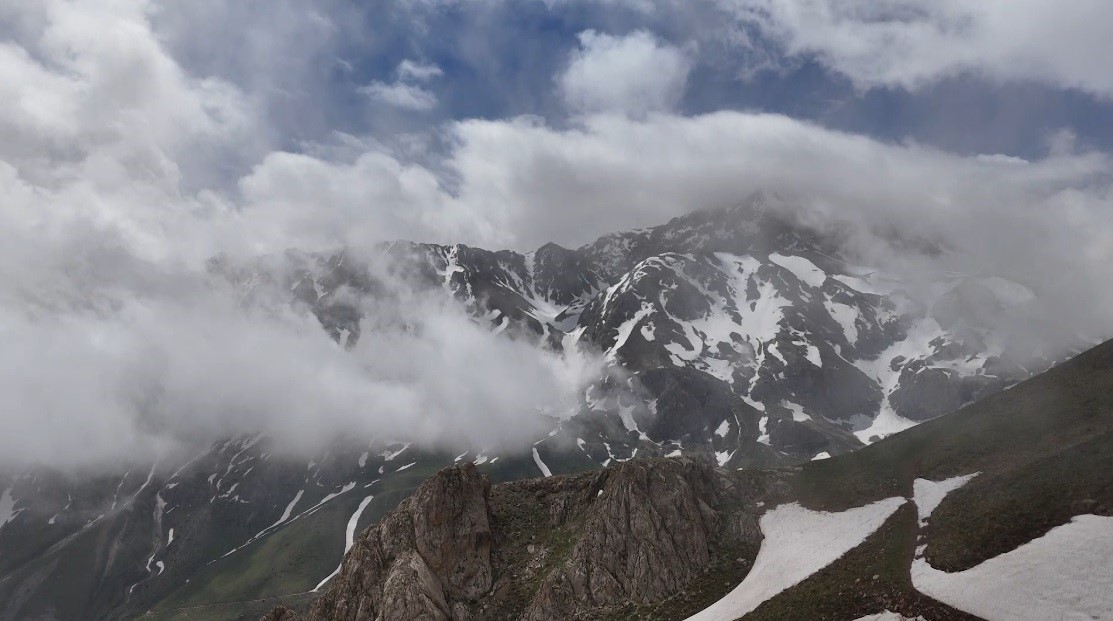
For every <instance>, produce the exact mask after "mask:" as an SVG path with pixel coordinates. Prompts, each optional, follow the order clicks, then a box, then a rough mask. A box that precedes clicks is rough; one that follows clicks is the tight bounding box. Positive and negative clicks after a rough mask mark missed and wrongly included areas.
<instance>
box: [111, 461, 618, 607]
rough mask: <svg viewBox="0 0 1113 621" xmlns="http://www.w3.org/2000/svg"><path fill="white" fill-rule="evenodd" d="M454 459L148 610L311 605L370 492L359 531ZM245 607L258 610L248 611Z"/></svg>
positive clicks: (276, 538) (555, 465)
mask: <svg viewBox="0 0 1113 621" xmlns="http://www.w3.org/2000/svg"><path fill="white" fill-rule="evenodd" d="M542 457H543V458H544V460H545V463H546V465H548V466H549V467H550V468H551V469H552V470H553V472H554V473H568V472H579V471H583V470H586V469H589V468H591V467H598V466H596V465H595V464H594V463H593V462H591V461H589V460H587V459H586V458H585V457H584V456H583V454H582V453H581V452H580V451H579V450H574V451H570V452H568V453H567V454H561V455H557V454H551V453H548V452H544V453H543V454H542ZM452 460H453V457H452V456H446V455H424V456H422V458H420V459H419V460H418V464H417V465H416V466H414V467H412V468H408V469H406V470H404V471H402V472H397V473H391V474H388V475H386V476H384V477H383V478H382V480H381V481H380V482H378V483H376V484H374V485H372V486H371V487H370V488H368V489H366V490H364V489H362V488H358V489H354V490H352V491H351V492H349V493H348V494H345V495H344V496H341V497H338V498H336V499H335V500H333V501H332V502H330V503H328V504H327V505H325V506H324V507H322V508H321V509H320V510H318V511H317V512H315V513H314V514H312V515H310V516H306V517H303V518H301V519H299V520H297V521H295V522H292V523H291V524H290V525H289V526H287V527H285V528H283V529H281V530H278V531H276V532H275V533H274V534H272V535H269V536H267V537H264V538H262V539H260V540H259V541H256V542H254V543H252V544H251V545H249V546H247V547H246V548H244V549H242V550H240V551H238V552H236V553H235V554H233V555H231V556H228V557H225V558H221V559H219V560H217V561H216V562H214V563H212V564H211V565H208V566H206V567H204V568H202V569H201V570H200V571H199V572H197V574H196V575H194V576H193V577H192V578H190V581H189V582H188V583H186V584H184V585H182V586H181V587H179V588H178V589H177V590H176V591H174V592H173V593H171V594H170V595H169V596H168V597H166V598H165V599H163V600H162V601H161V602H159V604H158V605H157V606H155V607H154V608H153V609H152V610H151V611H150V612H147V613H146V614H145V616H144V618H149V619H185V618H202V617H203V618H206V619H236V618H239V617H240V615H243V614H246V615H247V616H248V617H251V618H257V617H258V616H259V615H261V614H262V612H260V613H259V615H254V614H253V612H254V611H255V610H256V609H259V610H262V611H264V612H265V611H268V610H270V609H272V608H274V606H275V605H277V604H283V605H286V606H289V607H291V608H295V609H300V608H303V607H305V606H307V605H308V604H309V603H311V602H312V600H313V599H315V596H308V595H306V594H305V592H306V591H308V590H309V589H312V588H313V587H315V586H316V585H317V583H318V582H320V580H321V579H322V578H323V577H324V576H327V575H328V574H329V573H330V572H331V571H332V570H333V569H335V568H336V565H337V564H338V562H339V559H340V556H341V552H342V551H343V547H344V528H345V526H346V525H347V523H348V519H349V518H350V517H351V515H352V513H353V512H354V511H355V510H356V508H357V506H358V505H359V503H360V501H361V500H362V499H363V498H364V497H365V496H366V495H367V494H368V493H371V494H374V495H375V499H374V500H372V501H371V502H370V503H369V504H368V505H367V508H366V509H365V510H364V512H363V514H362V515H361V516H360V520H359V523H358V525H357V530H356V532H357V533H359V532H362V531H363V530H364V529H366V528H367V527H368V526H370V525H371V524H374V523H376V522H378V521H379V520H380V519H381V518H382V517H383V516H384V515H386V514H387V513H388V512H389V511H391V510H392V509H394V508H395V507H396V506H398V503H400V502H402V500H404V499H405V498H407V497H408V496H409V495H410V494H411V493H413V492H414V491H415V490H416V489H417V488H418V486H420V485H421V483H422V482H423V481H425V479H427V478H428V477H429V476H431V475H432V474H433V473H435V472H436V471H437V470H439V469H440V468H443V467H444V466H446V465H448V464H451V463H452ZM480 469H481V470H482V471H483V472H484V474H486V475H487V476H489V477H491V480H492V481H493V482H496V483H497V482H501V481H509V480H515V479H522V478H532V477H536V476H538V475H539V474H540V473H539V471H538V468H537V466H536V465H535V464H534V462H533V457H532V455H524V456H518V457H503V458H501V459H500V460H499V461H498V462H496V463H494V464H490V463H488V464H484V465H482V466H481V467H480ZM245 609H247V610H249V611H251V612H250V613H245V612H244V611H245ZM133 614H134V611H133ZM197 615H200V617H197Z"/></svg>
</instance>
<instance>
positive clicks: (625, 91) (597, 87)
mask: <svg viewBox="0 0 1113 621" xmlns="http://www.w3.org/2000/svg"><path fill="white" fill-rule="evenodd" d="M690 69H691V61H690V60H689V59H688V57H687V56H686V55H685V53H684V52H683V51H681V50H680V49H678V48H676V47H673V46H670V45H667V44H663V43H661V42H659V41H657V39H656V38H654V36H653V35H651V34H649V33H648V32H645V31H638V32H634V33H632V34H629V35H626V36H624V37H614V36H611V35H607V34H600V33H597V32H595V31H592V30H588V31H585V32H582V33H580V49H579V50H577V51H576V52H574V53H573V54H572V59H571V62H570V63H569V66H568V68H567V69H566V70H565V72H564V73H563V74H562V75H560V76H559V77H558V80H557V81H558V85H559V87H560V92H561V95H562V96H563V97H564V101H565V103H566V104H567V105H568V106H569V107H571V108H572V109H573V110H577V111H581V112H598V111H618V112H627V113H630V114H645V113H647V112H651V111H660V110H671V109H672V108H673V107H675V106H676V104H677V103H678V102H679V101H680V98H681V97H683V95H684V87H685V85H686V83H687V80H688V72H689V71H690Z"/></svg>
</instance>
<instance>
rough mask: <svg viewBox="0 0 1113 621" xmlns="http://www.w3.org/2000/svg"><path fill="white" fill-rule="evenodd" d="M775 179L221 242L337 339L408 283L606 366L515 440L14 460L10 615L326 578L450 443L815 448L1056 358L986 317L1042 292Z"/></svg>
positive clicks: (178, 604) (664, 452) (142, 606)
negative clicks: (815, 225) (827, 227)
mask: <svg viewBox="0 0 1113 621" xmlns="http://www.w3.org/2000/svg"><path fill="white" fill-rule="evenodd" d="M771 200H774V199H769V198H766V197H762V196H755V197H753V198H751V199H749V200H748V201H746V202H745V203H744V204H742V205H740V206H738V207H735V208H732V209H726V210H716V211H706V212H698V213H693V214H689V215H686V216H682V217H679V218H676V219H674V220H672V221H670V222H668V223H667V224H664V225H661V226H657V227H653V228H649V229H643V230H638V231H632V232H627V233H616V234H611V235H607V236H604V237H602V238H600V239H598V240H597V241H595V242H593V243H591V244H588V245H585V246H583V247H581V248H578V249H575V250H571V249H566V248H562V247H560V246H557V245H555V244H548V245H545V246H542V247H541V248H539V249H537V250H535V251H533V252H529V253H524V254H522V253H518V252H513V251H507V250H501V251H490V250H484V249H479V248H472V247H468V246H463V245H448V246H445V245H436V244H419V243H411V242H394V243H391V244H385V245H383V246H382V247H381V248H378V249H376V251H375V252H374V253H370V254H371V255H372V256H374V257H377V259H375V260H373V261H372V262H370V263H362V262H360V261H357V260H356V259H355V258H354V255H353V254H352V253H337V254H334V255H331V256H324V255H310V254H304V253H298V252H294V251H291V252H289V253H287V254H286V255H284V256H282V257H270V258H267V259H265V260H262V259H261V260H260V261H258V262H257V263H253V264H250V265H242V264H234V263H232V262H230V261H228V260H225V259H215V260H214V261H213V262H212V264H211V269H212V272H213V273H214V274H217V275H219V276H221V277H224V278H227V279H229V280H231V281H232V282H233V283H234V284H236V285H237V286H238V288H239V291H241V292H242V294H243V295H244V296H251V295H254V292H256V291H262V290H263V289H265V288H267V287H272V286H279V287H280V288H281V289H282V290H285V291H289V292H290V297H291V298H292V299H293V301H294V303H295V304H300V305H305V306H306V307H307V308H308V309H309V310H310V311H311V312H312V313H313V314H315V315H316V317H317V318H318V319H319V320H320V323H321V325H322V327H323V329H324V330H326V331H327V332H328V333H329V334H330V335H331V336H332V337H333V338H334V339H336V340H337V341H338V342H339V343H341V344H344V345H348V346H352V345H354V344H355V343H356V342H357V341H358V339H359V338H360V336H361V333H362V332H365V331H367V330H373V329H374V326H373V325H368V323H367V319H368V318H367V317H366V316H365V313H364V311H363V310H361V309H362V306H361V300H364V299H367V298H369V297H370V298H375V297H376V296H378V297H383V296H390V295H393V293H392V287H394V286H396V285H397V283H398V282H403V283H405V284H406V286H408V287H413V288H416V289H420V290H423V291H427V292H435V293H437V294H438V295H440V294H443V295H444V296H447V297H448V298H449V299H451V300H454V301H455V302H456V303H459V304H460V305H462V306H463V307H464V308H465V309H467V311H468V312H469V313H471V315H472V316H473V317H474V319H475V320H476V321H478V322H481V323H484V324H485V325H488V326H489V327H490V329H491V330H492V331H493V332H496V333H499V334H501V335H504V336H505V337H506V338H519V339H529V340H531V341H533V342H535V343H536V345H537V346H538V347H544V348H549V349H551V350H553V351H557V352H565V353H567V354H571V353H572V352H579V353H582V354H584V355H593V356H599V357H600V358H601V359H602V361H603V365H604V368H605V372H604V373H602V374H601V375H600V377H599V378H598V379H597V381H595V382H593V383H591V385H589V386H587V387H586V388H585V390H584V392H583V395H582V398H581V399H580V401H579V402H578V403H575V404H570V405H569V408H568V411H566V412H553V413H549V414H551V415H554V418H553V420H552V427H553V431H552V432H551V433H550V434H549V435H548V436H545V437H542V438H539V439H538V442H537V444H535V445H534V447H533V448H532V450H530V451H529V452H527V453H524V454H521V455H512V454H506V455H499V454H494V453H491V454H487V453H477V452H475V451H474V450H473V451H469V452H465V453H463V454H460V455H456V454H435V453H430V452H427V451H422V450H419V449H418V448H417V447H416V446H409V445H407V444H405V443H404V441H403V442H394V441H393V439H391V440H387V439H382V438H366V439H355V440H354V441H353V442H352V443H351V445H352V446H343V447H341V446H338V447H336V448H335V449H333V450H330V451H328V452H327V453H325V454H322V455H319V456H316V457H314V458H312V459H310V460H308V462H307V461H299V462H297V463H292V462H291V461H290V460H288V459H285V458H283V457H282V456H281V455H279V454H276V453H275V450H276V449H275V448H274V447H273V446H271V444H270V442H269V440H268V439H267V438H265V437H257V436H253V437H247V438H230V439H228V440H227V441H225V442H222V443H218V444H216V445H214V446H211V447H208V448H207V449H206V450H205V451H203V452H202V453H201V454H198V455H196V456H192V458H191V459H182V460H180V463H179V462H175V463H156V464H153V465H151V466H150V467H149V468H146V467H145V468H143V469H142V471H140V470H138V469H137V470H135V471H134V472H128V473H126V474H124V475H123V476H122V477H121V476H119V475H112V476H108V475H104V476H100V477H98V478H92V479H90V478H88V477H86V478H79V477H74V476H72V475H63V474H59V473H52V472H33V473H22V474H15V475H11V474H9V475H8V476H0V618H4V619H7V618H26V617H28V616H31V617H55V618H85V617H87V616H88V615H89V614H92V616H114V615H134V614H139V613H142V612H145V611H147V610H149V609H155V610H156V611H157V610H162V611H171V610H184V609H190V610H193V609H196V610H201V609H203V610H206V611H207V613H206V614H208V615H209V616H212V617H217V618H219V617H220V616H221V615H223V614H224V613H223V612H221V610H223V609H220V608H219V606H215V605H216V604H219V603H222V602H228V603H230V602H243V601H245V600H253V601H258V602H262V603H263V604H265V603H266V602H268V601H270V600H268V599H267V598H268V597H271V596H275V595H279V594H283V595H288V594H291V593H299V592H303V591H311V590H313V589H314V588H315V587H317V586H320V585H321V584H323V583H324V582H325V581H326V579H327V578H328V577H330V576H331V575H332V572H333V571H334V570H335V569H337V566H338V564H339V561H340V557H341V555H342V554H343V552H344V551H345V550H346V549H347V548H348V547H350V546H351V544H352V540H353V535H354V533H355V532H358V530H361V529H362V528H364V527H366V526H367V525H368V524H370V523H372V522H374V521H376V520H377V519H378V518H379V517H381V516H382V515H384V514H385V513H386V512H387V511H389V510H390V509H392V508H393V507H394V506H395V505H396V504H397V503H398V502H399V501H400V500H401V499H402V498H404V497H405V496H406V495H408V494H409V492H410V491H412V490H413V489H414V488H415V487H416V486H417V485H418V483H419V482H420V481H421V480H422V479H424V478H425V477H426V476H428V475H429V474H431V473H432V472H434V471H436V470H437V469H438V468H440V467H442V466H444V465H446V464H451V463H453V462H460V461H472V462H474V463H476V464H479V465H480V466H481V468H482V469H484V471H485V472H486V473H488V474H489V476H491V477H492V478H494V479H495V480H509V479H516V478H522V477H525V476H536V475H542V474H543V475H549V474H551V473H561V472H575V471H579V470H585V469H590V468H594V467H598V466H600V465H608V464H611V463H614V462H616V461H624V460H627V459H630V458H632V457H634V456H679V455H689V456H693V457H696V458H701V459H704V460H706V461H712V460H713V462H714V463H715V464H717V465H718V466H722V467H741V466H745V465H781V464H792V463H799V462H802V461H808V460H812V459H819V458H823V457H827V456H830V455H835V454H840V453H845V452H848V451H850V450H853V449H855V448H858V447H861V446H863V445H864V444H866V443H870V442H873V441H875V440H877V439H879V438H881V437H884V436H886V435H889V434H891V433H893V432H895V431H899V430H901V429H904V428H907V427H910V426H912V425H915V424H916V423H918V422H922V421H925V420H928V419H930V418H933V417H935V416H938V415H941V414H943V413H946V412H948V411H951V410H953V409H956V408H958V407H960V406H962V405H963V404H965V403H968V402H971V401H973V400H975V399H979V398H981V397H984V396H986V395H989V394H991V393H993V392H996V391H1000V390H1002V389H1004V388H1006V387H1008V386H1010V385H1011V384H1013V383H1016V382H1017V381H1020V380H1022V379H1024V378H1026V377H1028V376H1029V375H1031V373H1033V372H1036V371H1039V370H1042V369H1044V368H1046V367H1047V366H1048V365H1049V364H1050V363H1051V361H1050V360H1047V359H1044V358H1041V357H1037V356H1028V357H1018V356H1015V355H1010V356H1005V355H1004V354H1005V353H1006V352H1005V348H1004V347H1003V345H1002V343H1001V342H1000V341H999V339H998V338H997V336H996V335H995V334H994V333H993V331H992V329H991V327H987V326H985V325H982V324H980V323H978V322H976V321H971V320H970V318H971V317H974V316H977V313H975V312H973V311H974V310H982V309H984V308H986V307H988V308H991V309H993V310H994V311H1000V310H1002V309H1004V310H1005V311H1007V310H1008V309H1010V308H1014V307H1023V306H1024V305H1025V304H1026V303H1028V302H1029V301H1030V299H1031V297H1032V296H1033V294H1032V292H1030V291H1028V290H1027V289H1026V288H1024V287H1023V286H1021V285H1019V284H1016V283H1011V282H1008V281H1005V280H1003V279H1000V278H992V277H981V276H979V277H972V276H965V275H955V274H942V275H940V276H939V277H938V278H937V279H936V280H935V281H934V282H933V283H932V285H931V286H932V287H934V288H935V289H936V290H937V292H936V294H935V295H934V296H933V297H932V303H931V304H927V303H925V302H924V297H923V296H919V295H912V294H911V292H910V291H909V285H908V284H907V283H903V282H902V281H901V280H900V279H899V278H897V277H896V276H895V275H893V274H887V273H886V272H885V270H884V269H881V268H880V267H878V266H863V265H858V264H856V263H855V262H854V261H853V260H852V259H851V258H849V257H848V256H846V253H845V251H844V250H843V249H842V248H841V246H840V244H839V240H838V239H837V236H836V234H833V233H821V232H819V231H815V230H811V229H809V228H808V227H805V226H802V225H800V224H797V223H795V222H794V221H792V220H790V219H789V218H788V217H787V216H786V215H784V211H783V210H780V209H773V208H770V207H769V205H768V202H769V201H771ZM361 256H367V253H364V254H361ZM387 281H391V284H390V285H389V286H388V284H387ZM1006 360H1011V361H1014V362H1006ZM1016 361H1019V362H1016ZM525 415H535V413H523V416H525ZM399 435H400V436H402V435H404V430H401V433H400V434H399ZM403 440H404V438H403ZM263 568H265V571H264V569H263ZM307 597H309V595H307ZM214 606H215V607H214ZM198 607H200V608H198ZM205 607H208V608H205ZM264 608H265V606H264ZM232 609H235V610H237V612H236V614H239V612H238V611H239V610H241V609H242V605H240V606H238V607H233V608H229V610H232ZM90 611H91V613H90ZM233 616H234V615H233Z"/></svg>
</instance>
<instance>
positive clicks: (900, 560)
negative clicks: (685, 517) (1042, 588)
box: [746, 503, 977, 621]
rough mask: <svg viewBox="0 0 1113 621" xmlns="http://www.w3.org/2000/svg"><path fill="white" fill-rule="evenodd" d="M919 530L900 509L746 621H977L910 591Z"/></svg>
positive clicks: (912, 513)
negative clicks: (882, 620) (880, 620)
mask: <svg viewBox="0 0 1113 621" xmlns="http://www.w3.org/2000/svg"><path fill="white" fill-rule="evenodd" d="M918 529H919V526H918V521H917V517H916V508H915V506H914V505H912V504H911V503H906V504H905V505H904V506H902V507H901V508H900V509H898V510H897V511H896V512H895V513H894V514H893V515H892V516H890V517H889V519H888V520H886V521H885V523H884V524H882V526H881V528H879V529H878V530H877V531H876V532H875V533H873V534H872V535H870V536H869V537H867V538H866V540H865V541H864V542H863V543H862V544H861V545H859V546H858V547H856V548H854V549H853V550H851V551H850V552H848V553H847V554H846V555H844V556H843V557H842V558H840V559H839V560H837V561H835V562H834V563H832V564H831V565H828V566H827V567H825V568H824V569H821V570H820V571H819V572H817V573H815V574H813V575H812V576H810V577H809V578H807V579H806V580H804V581H803V582H801V583H800V584H798V585H796V586H795V587H793V588H791V589H789V590H787V591H785V592H783V593H781V594H779V595H777V596H775V597H773V598H772V599H770V600H768V601H766V602H765V603H764V604H762V605H761V606H759V607H758V608H757V609H756V610H754V611H753V612H752V613H750V615H748V616H747V617H746V619H747V621H749V620H750V619H755V620H763V619H769V620H771V621H772V620H776V621H780V620H783V619H809V620H811V619H814V620H816V621H821V620H826V619H829V620H831V621H844V620H846V619H856V618H858V617H862V616H865V615H869V614H875V613H878V612H881V611H882V610H892V611H894V612H900V613H903V614H905V615H906V616H910V617H914V616H917V615H922V616H923V617H924V618H926V619H929V620H932V621H937V620H938V621H943V620H946V621H950V620H957V621H966V620H973V619H977V617H974V616H972V615H969V614H966V613H964V612H961V611H958V610H955V609H953V608H951V607H950V606H947V605H945V604H942V603H940V602H937V601H935V600H933V599H931V598H930V597H927V596H926V595H923V594H921V593H920V592H918V591H916V589H915V588H913V586H912V581H911V578H910V577H909V573H908V567H909V565H910V564H911V563H912V555H913V553H914V551H915V546H916V533H917V532H918Z"/></svg>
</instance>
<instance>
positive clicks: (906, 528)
mask: <svg viewBox="0 0 1113 621" xmlns="http://www.w3.org/2000/svg"><path fill="white" fill-rule="evenodd" d="M1111 389H1113V342H1110V343H1106V344H1105V345H1102V346H1099V347H1097V348H1095V349H1093V350H1091V351H1088V352H1086V353H1084V354H1082V355H1080V356H1078V357H1077V358H1075V359H1073V360H1071V361H1069V362H1067V363H1065V364H1063V365H1061V366H1059V367H1057V368H1055V369H1052V370H1051V371H1048V372H1046V373H1044V374H1042V375H1040V376H1037V377H1036V378H1034V379H1032V380H1029V381H1026V382H1024V383H1022V384H1020V385H1019V386H1017V387H1015V388H1013V389H1012V390H1010V391H1008V392H1005V393H1002V394H999V395H996V396H994V397H991V398H989V399H986V400H984V401H982V402H980V403H977V404H973V405H971V406H968V407H965V408H962V409H960V410H959V411H956V412H954V413H952V414H949V415H947V416H944V417H942V418H939V419H937V420H935V421H933V422H932V423H930V424H927V425H923V426H920V427H917V428H915V429H911V430H908V431H906V432H903V433H898V434H896V435H894V436H892V437H891V438H888V439H885V440H882V441H880V442H878V443H876V444H874V445H872V446H870V447H867V448H865V449H862V450H860V451H857V452H855V453H851V454H848V455H844V456H841V457H833V458H831V459H828V460H824V461H820V462H812V463H809V464H807V465H805V466H804V467H803V468H796V469H789V470H783V469H782V470H778V471H763V470H732V471H723V470H719V469H715V468H713V467H712V466H710V465H709V464H706V463H700V462H698V461H695V460H692V459H689V458H673V459H634V460H630V461H627V462H625V463H622V464H619V465H616V466H611V467H609V468H607V469H605V470H602V471H596V472H590V473H586V474H581V475H574V476H561V477H551V478H545V479H536V480H530V481H517V482H512V483H503V484H500V485H495V486H491V485H490V483H489V482H488V480H487V479H485V478H484V477H483V476H481V475H480V474H479V472H478V470H477V469H476V468H475V466H474V465H471V464H465V465H462V466H454V467H450V468H446V469H444V470H441V471H440V472H438V473H437V474H435V475H434V476H433V477H432V478H430V479H429V480H428V481H426V482H425V483H424V484H423V485H422V486H421V488H420V489H419V490H418V491H417V492H416V493H415V494H414V495H413V496H411V497H410V498H409V499H408V500H406V501H404V502H403V503H402V504H401V505H400V506H399V507H398V509H396V510H395V511H393V512H391V513H390V514H389V515H388V516H387V517H386V518H385V519H384V520H382V521H381V522H380V523H379V524H377V525H376V526H373V527H372V528H369V529H368V530H367V531H365V532H364V533H363V534H362V535H361V536H360V538H359V540H358V541H357V543H356V545H355V546H354V547H353V548H352V550H351V551H350V552H349V553H348V555H347V556H346V558H345V560H344V563H343V565H342V568H341V571H340V573H339V575H338V577H337V579H336V580H335V581H333V582H332V583H331V586H330V587H329V588H328V590H327V591H326V592H325V593H324V594H323V595H322V596H321V597H320V598H319V599H318V600H316V602H314V603H312V604H311V605H310V604H307V607H308V609H307V610H306V611H304V617H303V616H301V615H302V614H303V613H302V612H299V611H297V610H293V609H290V608H287V607H279V608H276V609H274V610H273V611H271V612H270V613H269V614H268V615H266V616H265V617H264V620H265V621H294V620H296V619H301V618H305V619H309V620H326V619H327V620H352V621H356V620H364V619H367V620H375V619H382V620H386V619H442V620H449V619H451V620H462V619H530V620H540V619H686V618H688V617H690V616H691V619H692V621H715V620H722V619H726V620H733V619H736V618H739V617H743V618H745V619H787V618H794V619H796V618H799V619H805V618H806V619H844V620H850V619H881V618H884V619H931V620H934V619H959V620H966V619H978V618H983V617H984V618H989V619H1047V618H1092V619H1108V618H1111V615H1113V612H1111V611H1113V608H1111V607H1110V604H1111V603H1113V600H1110V599H1109V597H1108V588H1107V587H1108V581H1109V579H1110V577H1111V576H1113V573H1111V570H1110V567H1109V565H1108V563H1107V562H1105V560H1106V559H1105V558H1104V557H1103V555H1104V554H1105V553H1107V552H1108V551H1109V550H1110V549H1113V546H1111V545H1110V544H1109V540H1108V538H1107V537H1108V535H1109V534H1113V468H1110V467H1109V466H1110V465H1113V464H1111V463H1110V460H1113V424H1111V423H1113V390H1111ZM874 615H878V616H874Z"/></svg>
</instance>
